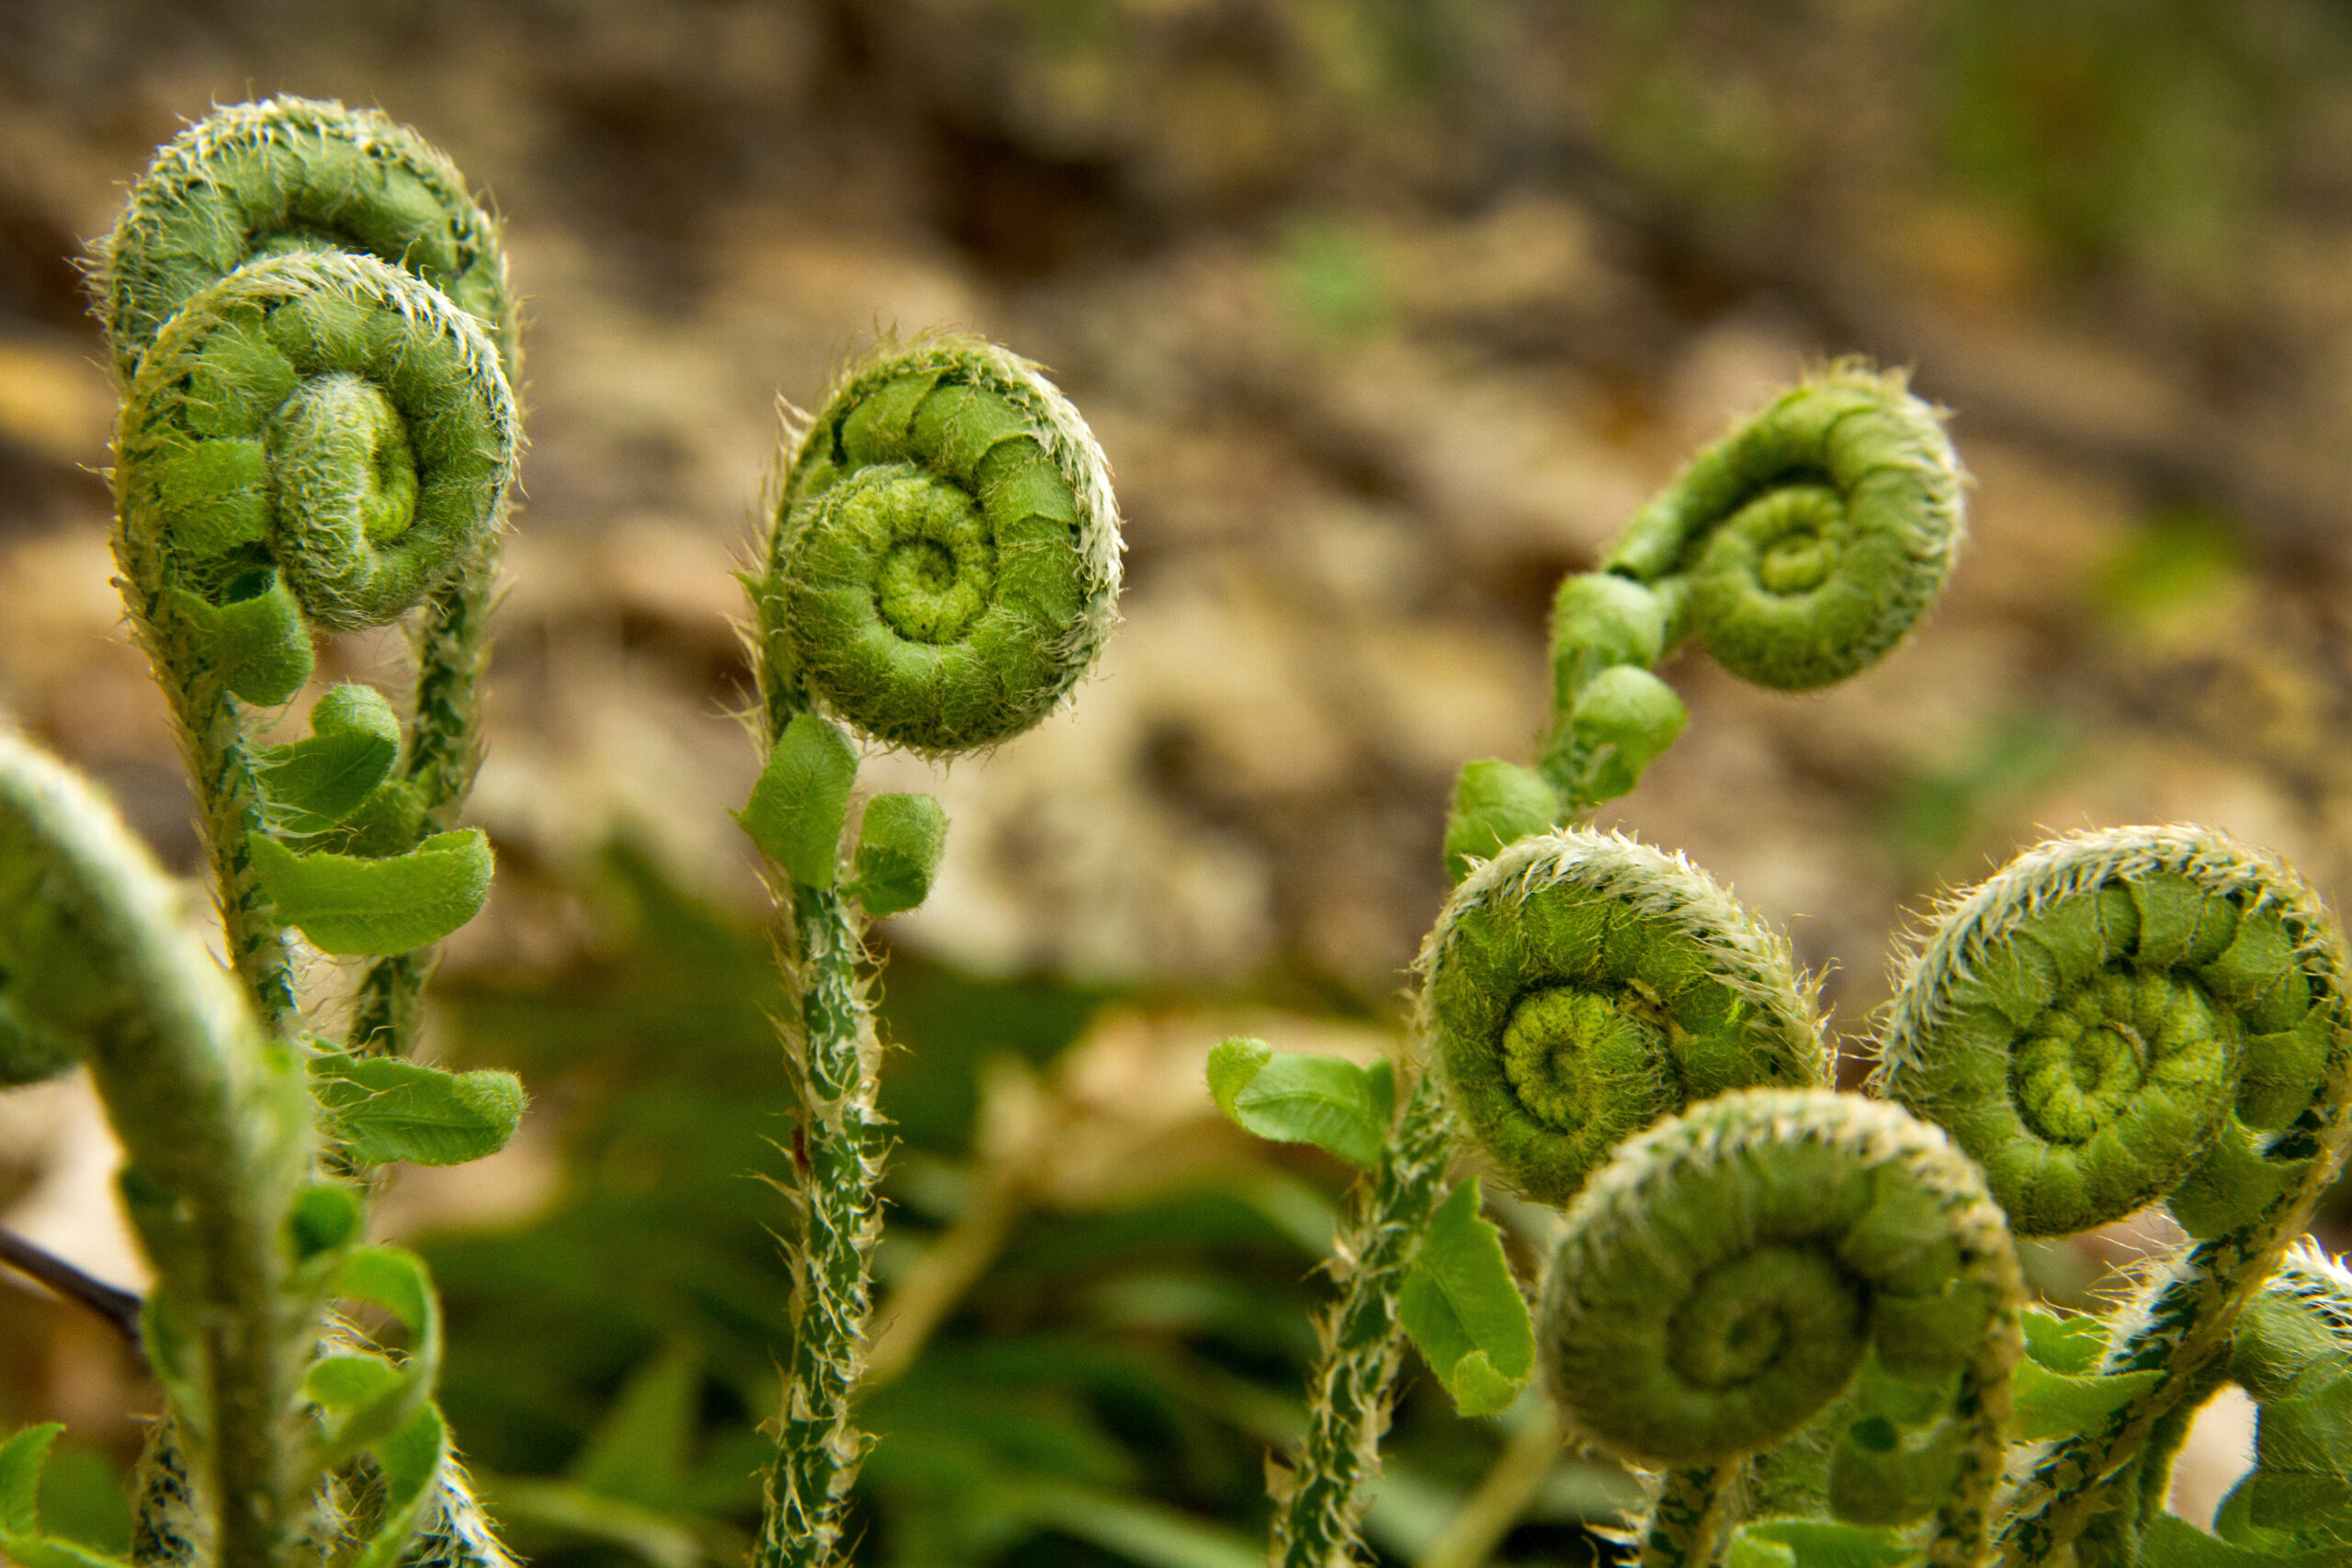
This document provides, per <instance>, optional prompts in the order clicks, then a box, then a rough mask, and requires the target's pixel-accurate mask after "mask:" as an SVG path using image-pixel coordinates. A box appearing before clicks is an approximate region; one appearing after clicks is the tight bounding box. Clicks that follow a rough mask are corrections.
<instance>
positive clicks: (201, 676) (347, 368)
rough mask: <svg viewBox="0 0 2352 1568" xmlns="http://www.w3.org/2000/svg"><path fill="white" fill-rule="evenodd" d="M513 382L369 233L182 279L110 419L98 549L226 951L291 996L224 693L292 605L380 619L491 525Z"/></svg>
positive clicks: (301, 644)
mask: <svg viewBox="0 0 2352 1568" xmlns="http://www.w3.org/2000/svg"><path fill="white" fill-rule="evenodd" d="M515 442H516V430H515V409H514V403H513V400H512V398H511V396H510V395H509V393H508V391H507V386H506V380H505V377H504V375H503V373H502V372H501V370H500V368H499V365H498V359H497V355H496V354H495V352H494V351H493V350H492V347H491V344H490V343H489V341H488V340H487V339H486V338H485V337H484V336H483V335H482V333H481V329H480V328H479V327H478V326H477V324H476V323H475V321H474V320H473V318H472V317H470V316H469V315H467V314H466V313H465V312H463V311H461V310H458V309H457V308H456V307H454V306H453V305H451V304H450V303H449V301H448V300H447V298H446V297H445V296H443V295H442V294H441V293H440V292H439V291H438V290H436V289H434V288H431V287H430V286H428V285H425V284H424V283H421V282H419V281H417V280H416V279H415V278H413V277H411V276H408V275H406V274H404V273H401V272H397V271H395V270H393V269H392V268H390V267H389V266H387V265H384V264H383V263H381V262H379V261H377V260H375V259H374V258H373V257H369V256H359V255H350V254H340V253H323V254H322V253H311V252H301V253H296V254H287V255H283V256H277V257H273V258H269V259H266V260H263V261H258V262H254V263H252V264H249V265H246V266H243V267H241V268H239V269H238V270H237V271H235V272H234V273H232V274H231V275H230V276H227V277H224V278H222V279H220V281H219V282H217V283H214V284H211V285H209V286H208V287H207V288H204V289H203V290H201V291H200V292H198V294H197V295H195V296H194V297H193V298H192V299H189V300H188V301H187V303H186V304H185V305H184V306H183V307H182V308H181V310H179V311H178V312H177V313H176V314H175V315H174V316H173V317H172V318H171V320H170V321H169V322H168V323H167V324H166V325H165V327H164V330H163V332H162V333H161V334H160V335H159V336H158V337H157V339H156V340H155V342H154V344H153V346H152V347H151V348H150V350H149V351H148V353H147V354H146V355H145V356H144V357H143V358H142V359H141V362H140V368H139V372H138V374H137V376H136V377H135V378H133V380H132V382H131V384H130V390H129V394H128V397H127V399H126V401H125V403H124V408H123V414H122V423H121V426H120V429H119V434H118V436H117V440H116V467H115V475H114V479H115V492H116V502H117V520H116V528H115V554H116V558H117V559H118V560H119V562H120V564H121V566H122V570H123V577H124V592H125V597H126V599H127V601H128V603H129V606H130V612H131V615H132V619H133V621H134V622H135V623H136V625H137V626H138V628H139V631H140V635H141V638H142V640H143V641H144V642H145V644H146V646H147V648H148V650H149V652H150V654H151V655H152V657H153V660H154V661H155V666H156V670H157V673H158V677H159V678H160V679H161V680H162V682H163V683H164V688H165V691H166V693H167V694H168V695H169V696H170V698H171V701H172V704H173V707H174V711H175V716H176V717H177V719H178V721H179V724H180V726H181V728H182V733H183V735H184V737H185V739H186V743H187V750H188V753H189V761H190V765H191V767H192V769H193V770H194V773H195V776H196V779H197V782H198V799H199V802H200V810H201V812H202V814H203V817H204V819H205V826H206V829H207V835H206V836H207V838H208V840H209V843H210V845H211V849H212V854H213V860H214V866H215V870H216V873H217V874H218V875H219V877H220V888H221V907H222V910H223V915H224V918H225V919H226V922H227V927H228V935H229V939H230V942H231V946H232V954H233V956H234V958H235V961H236V964H237V968H238V971H239V973H240V974H241V975H242V976H243V977H244V979H245V981H246V984H247V986H248V987H249V988H250V989H251V990H252V992H253V994H254V998H256V1000H257V1002H258V1003H259V1004H260V1007H261V1010H262V1012H263V1015H264V1018H265V1021H266V1023H267V1024H268V1025H269V1026H270V1027H272V1028H273V1029H276V1028H278V1027H281V1026H282V1024H283V1021H285V1020H286V1019H287V1018H288V1016H289V1015H290V1013H291V1011H292V1008H293V994H292V987H291V983H290V980H289V978H288V971H287V960H286V949H285V942H284V937H283V933H282V931H280V929H279V928H278V926H277V924H276V923H275V922H274V921H273V920H271V919H270V918H269V916H268V914H267V912H266V909H265V908H263V907H262V905H261V902H260V900H259V897H258V894H257V883H256V878H255V875H254V871H253V867H252V862H251V855H250V851H249V849H248V840H249V839H250V836H251V835H252V834H253V833H254V831H256V830H257V829H259V828H260V826H261V811H260V805H259V799H258V795H257V792H256V788H255V784H254V777H253V769H252V760H251V758H250V756H249V754H248V751H247V747H246V742H245V739H244V734H243V716H242V714H241V712H240V707H239V703H240V701H243V702H246V703H254V704H271V703H277V702H282V701H284V700H285V699H286V698H288V697H289V696H291V695H292V694H294V692H295V691H296V690H297V689H299V687H300V685H301V683H302V682H303V681H304V680H306V679H307V678H308V677H309V674H310V671H311V663H312V654H311V635H310V631H309V626H310V625H311V624H316V625H319V626H328V627H336V628H345V629H348V628H356V627H362V626H380V625H383V624H385V623H387V622H389V621H391V620H393V619H394V618H396V617H398V616H399V615H401V614H402V613H403V612H404V611H406V610H407V609H409V608H410V607H412V606H413V605H414V604H417V603H418V602H420V601H421V600H423V599H424V598H425V597H426V596H428V595H429V594H431V593H433V592H435V590H436V589H438V588H439V587H440V586H441V585H442V584H443V583H444V582H445V581H447V579H448V578H449V577H450V576H451V575H452V574H453V573H455V572H458V571H459V570H462V569H464V568H466V567H468V566H469V564H471V563H472V562H473V561H475V560H476V559H477V558H478V557H479V552H480V551H481V548H482V547H484V545H485V544H486V543H487V542H488V540H489V539H490V538H491V537H492V535H493V534H494V532H495V529H496V527H497V525H498V519H499V516H500V511H501V507H502V506H503V498H504V493H505V490H506V486H507V483H508V480H509V479H510V477H511V475H512V472H513V467H514V461H515Z"/></svg>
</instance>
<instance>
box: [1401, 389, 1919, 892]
mask: <svg viewBox="0 0 2352 1568" xmlns="http://www.w3.org/2000/svg"><path fill="white" fill-rule="evenodd" d="M1964 482H1965V481H1964V476H1963V474H1962V469H1961V466H1960V459H1959V457H1957V456H1956V455H1955V454H1954V453H1953V451H1952V448H1951V441H1950V439H1949V438H1948V437H1947V436H1946V435H1945V434H1944V429H1943V422H1942V416H1941V415H1940V414H1939V412H1937V411H1936V410H1935V409H1934V408H1932V407H1930V406H1929V405H1928V404H1927V403H1925V402H1922V401H1921V400H1919V399H1917V397H1915V396H1913V395H1912V394H1911V392H1910V391H1909V389H1907V388H1906V386H1905V381H1904V378H1903V377H1902V375H1901V374H1900V373H1897V372H1881V371H1874V370H1871V369H1869V368H1868V367H1864V366H1861V365H1860V364H1857V363H1850V362H1848V363H1840V364H1837V365H1833V366H1830V367H1827V368H1826V369H1823V370H1820V371H1817V372H1815V373H1814V374H1812V375H1810V376H1808V377H1806V378H1804V381H1802V382H1801V383H1800V384H1799V385H1797V386H1795V387H1793V388H1792V389H1789V390H1788V391H1785V392H1783V393H1781V395H1780V396H1779V397H1777V398H1775V399H1774V400H1772V401H1771V402H1770V403H1769V404H1768V405H1766V406H1765V408H1764V409H1763V410H1762V411H1761V412H1758V413H1757V414H1755V415H1754V416H1752V417H1751V418H1749V419H1747V420H1746V421H1744V422H1742V423H1740V424H1739V425H1738V426H1737V427H1736V428H1735V429H1734V430H1733V431H1732V433H1731V434H1729V435H1727V436H1725V437H1724V439H1723V440H1722V441H1721V442H1719V443H1717V444H1716V445H1715V446H1712V447H1710V448H1708V449H1707V450H1706V451H1705V452H1703V453H1702V454H1700V456H1699V457H1697V458H1695V459H1694V460H1693V461H1692V462H1691V465H1690V466H1689V467H1688V468H1685V469H1683V471H1682V472H1681V474H1680V475H1679V476H1678V477H1677V478H1676V479H1675V480H1674V481H1673V482H1672V483H1671V484H1669V485H1668V487H1667V488H1666V489H1665V490H1664V491H1661V492H1660V493H1659V494H1658V496H1657V499H1655V500H1653V501H1652V502H1649V504H1647V505H1646V506H1645V507H1643V508H1642V510H1641V511H1640V512H1638V513H1634V517H1633V520H1632V521H1631V522H1629V523H1628V524H1627V525H1626V526H1625V531H1624V533H1623V536H1621V537H1620V538H1619V539H1618V541H1617V543H1616V545H1615V546H1614V547H1612V548H1611V550H1610V551H1609V553H1608V555H1607V556H1606V557H1605V558H1603V559H1602V562H1601V565H1600V570H1597V571H1589V572H1583V573H1579V574H1577V575H1576V576H1573V577H1570V578H1568V579H1567V580H1566V581H1564V582H1562V583H1561V584H1560V588H1559V592H1558V594H1557V596H1556V597H1555V600H1554V602H1553V606H1552V682H1553V697H1552V722H1551V727H1550V730H1549V733H1548V734H1547V736H1546V737H1545V739H1544V745H1543V752H1542V756H1541V759H1540V761H1539V764H1538V767H1537V768H1536V769H1535V770H1533V771H1530V770H1527V769H1524V768H1520V767H1516V766H1514V765H1512V764H1510V763H1505V762H1497V761H1480V762H1473V763H1471V764H1470V765H1469V766H1468V767H1467V768H1465V769H1464V773H1463V776H1462V780H1461V784H1460V785H1459V787H1458V790H1457V793H1456V798H1455V803H1454V812H1453V820H1452V822H1451V824H1450V826H1449V829H1448V831H1447V835H1446V852H1447V856H1448V860H1449V863H1450V868H1451V869H1452V870H1453V874H1454V876H1455V878H1456V879H1457V880H1459V878H1460V877H1461V876H1462V874H1464V872H1465V871H1466V870H1467V868H1468V867H1467V863H1468V862H1469V861H1470V860H1471V859H1473V858H1476V859H1484V858H1486V857H1487V856H1490V855H1492V854H1493V853H1494V852H1495V851H1496V850H1498V849H1499V848H1500V847H1501V846H1502V845H1504V844H1507V843H1509V842H1510V840H1512V839H1513V838H1516V837H1518V836H1520V835H1521V834H1524V833H1530V832H1540V831H1542V830H1543V829H1544V828H1545V827H1548V826H1549V825H1550V824H1552V823H1554V822H1557V821H1564V820H1566V818H1568V816H1569V815H1571V814H1573V813H1575V812H1579V811H1583V810H1587V809H1589V808H1590V807H1594V806H1597V805H1599V804H1600V802H1602V801H1605V800H1609V799H1611V798H1613V797H1615V796H1617V795H1623V794H1625V793H1626V792H1627V791H1628V790H1630V789H1632V788H1633V787H1634V781H1635V780H1637V779H1638V778H1640V777H1641V774H1642V772H1643V770H1644V769H1645V768H1646V767H1648V766H1649V764H1650V763H1651V762H1652V761H1655V760H1656V759H1657V757H1658V756H1659V755H1660V754H1661V753H1663V752H1664V751H1665V750H1667V748H1668V747H1669V746H1671V745H1673V743H1674V740H1675V738H1676V737H1677V736H1679V735H1680V734H1681V732H1682V728H1683V726H1684V724H1685V723H1686V722H1687V721H1688V718H1689V715H1688V714H1687V713H1686V712H1685V711H1684V709H1683V706H1682V702H1681V699H1680V698H1679V697H1677V696H1676V695H1675V694H1674V692H1673V691H1672V689H1671V688H1669V687H1668V685H1667V684H1666V683H1665V682H1663V681H1661V680H1659V679H1658V677H1657V675H1656V674H1655V673H1654V671H1655V670H1656V669H1657V666H1658V665H1659V664H1660V663H1662V662H1663V661H1664V660H1666V659H1667V658H1668V657H1669V656H1670V655H1671V654H1672V653H1673V652H1674V650H1675V649H1676V648H1677V647H1679V645H1680V644H1681V643H1682V641H1683V640H1684V639H1685V638H1686V637H1697V638H1698V640H1699V642H1700V644H1701V646H1702V647H1703V648H1705V649H1706V650H1707V652H1708V653H1709V654H1711V655H1712V656H1713V658H1714V659H1715V660H1716V661H1717V662H1718V663H1720V664H1722V665H1723V666H1724V668H1725V669H1726V670H1729V671H1731V672H1732V673H1733V674H1735V675H1737V676H1738V677H1739V678H1740V679H1742V680H1744V681H1750V682H1755V683H1756V684H1758V685H1762V686H1771V687H1775V688H1779V689H1781V690H1786V691H1804V690H1809V689H1811V688H1814V687H1818V686H1826V685H1830V684H1833V683H1835V682H1838V681H1842V680H1844V679H1846V678H1847V677H1848V676H1849V675H1853V674H1855V673H1857V672H1859V671H1862V670H1866V669H1868V668H1869V667H1870V666H1871V665H1872V664H1874V663H1876V662H1877V661H1878V660H1880V659H1882V658H1883V657H1884V656H1885V654H1886V653H1887V652H1888V650H1889V649H1893V648H1894V645H1895V644H1896V643H1898V642H1900V641H1901V640H1902V639H1903V637H1905V635H1906V634H1907V633H1908V632H1909V631H1910V630H1911V628H1912V627H1913V626H1915V625H1916V624H1917V622H1918V620H1919V618H1920V617H1921V616H1922V615H1925V614H1926V612H1927V609H1928V605H1930V604H1933V603H1934V601H1935V598H1936V595H1937V594H1938V593H1939V592H1942V589H1943V585H1944V581H1945V579H1946V578H1947V577H1948V576H1949V575H1950V574H1951V564H1952V560H1953V558H1954V556H1955V555H1956V554H1957V553H1958V550H1959V547H1960V542H1961V535H1962V486H1963V484H1964Z"/></svg>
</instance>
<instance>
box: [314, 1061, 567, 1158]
mask: <svg viewBox="0 0 2352 1568" xmlns="http://www.w3.org/2000/svg"><path fill="white" fill-rule="evenodd" d="M311 1089H312V1090H313V1092H314V1093H315V1094H316V1095H317V1096H318V1100H319V1104H320V1105H321V1107H322V1108H323V1109H324V1111H325V1112H326V1122H327V1131H328V1133H329V1134H332V1135H333V1136H334V1138H335V1139H336V1141H338V1142H339V1143H341V1144H342V1145H344V1147H345V1149H346V1150H347V1151H348V1152H349V1153H350V1155H351V1157H352V1158H354V1159H356V1160H358V1161H359V1162H361V1163H362V1164H365V1165H389V1164H390V1163H392V1162H393V1161H395V1160H406V1161H408V1162H409V1163H410V1164H412V1165H463V1164H465V1163H466V1162H467V1161H468V1160H475V1159H481V1157H482V1156H485V1155H493V1154H496V1153H497V1152H498V1151H499V1150H500V1149H502V1148H504V1147H505V1146H506V1140H507V1139H509V1138H511V1137H513V1136H514V1135H515V1126H516V1124H517V1123H519V1122H521V1121H522V1119H523V1103H524V1101H523V1083H522V1080H521V1079H519V1078H517V1077H515V1075H514V1074H513V1073H504V1072H492V1071H488V1070H483V1071H478V1072H470V1073H445V1072H443V1071H441V1070H440V1069H439V1068H437V1067H428V1066H424V1065H423V1064H421V1063H417V1062H404V1061H401V1060H400V1059H399V1058H397V1057H392V1056H362V1057H352V1056H345V1055H340V1054H330V1055H322V1056H320V1057H317V1058H315V1059H314V1060H313V1061H312V1062H311Z"/></svg>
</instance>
